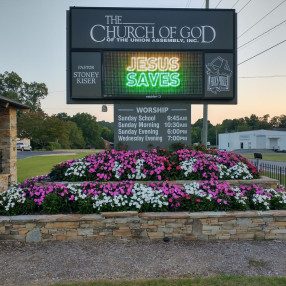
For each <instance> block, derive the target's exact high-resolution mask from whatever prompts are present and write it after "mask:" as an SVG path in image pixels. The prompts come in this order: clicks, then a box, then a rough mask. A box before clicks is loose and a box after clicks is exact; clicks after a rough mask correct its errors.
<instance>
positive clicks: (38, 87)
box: [0, 71, 48, 112]
mask: <svg viewBox="0 0 286 286" xmlns="http://www.w3.org/2000/svg"><path fill="white" fill-rule="evenodd" d="M0 95H1V96H5V97H7V98H10V99H12V100H15V101H18V102H20V103H22V104H26V105H28V106H29V107H30V111H31V112H38V111H42V109H41V102H40V101H41V100H42V99H44V98H45V97H46V96H47V95H48V88H47V86H46V85H45V84H44V83H37V82H32V83H26V82H24V81H23V80H22V78H21V77H20V76H19V75H18V74H16V73H15V72H10V73H9V72H7V71H6V72H4V73H3V74H0Z"/></svg>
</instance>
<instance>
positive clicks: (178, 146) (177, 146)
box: [171, 142, 188, 151]
mask: <svg viewBox="0 0 286 286" xmlns="http://www.w3.org/2000/svg"><path fill="white" fill-rule="evenodd" d="M185 148H188V146H187V145H186V144H184V143H182V142H176V143H172V144H171V149H172V150H173V151H178V150H181V149H185Z"/></svg>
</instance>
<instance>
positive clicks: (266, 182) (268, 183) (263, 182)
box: [35, 176, 279, 189]
mask: <svg viewBox="0 0 286 286" xmlns="http://www.w3.org/2000/svg"><path fill="white" fill-rule="evenodd" d="M130 181H132V182H133V183H134V184H135V183H138V184H143V185H147V184H150V183H155V184H156V183H162V182H165V181H152V182H151V181H143V180H142V181H136V180H130ZM203 181H206V180H176V181H168V183H169V184H171V185H178V186H183V185H184V184H189V183H190V182H203ZM218 181H222V182H228V183H229V184H230V185H231V186H251V185H253V184H255V185H258V186H261V187H263V188H273V189H276V188H277V186H278V185H279V181H278V180H276V179H272V178H269V177H266V176H261V178H259V179H251V180H218ZM91 182H92V183H100V184H107V183H108V184H113V183H119V182H120V181H91ZM83 183H86V181H82V182H66V181H63V182H48V181H40V182H37V183H35V185H36V186H46V185H49V184H53V185H56V184H62V185H68V184H71V185H72V184H83Z"/></svg>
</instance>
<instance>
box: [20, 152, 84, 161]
mask: <svg viewBox="0 0 286 286" xmlns="http://www.w3.org/2000/svg"><path fill="white" fill-rule="evenodd" d="M82 152H84V151H73V150H68V151H17V159H18V160H19V159H26V158H30V157H35V156H48V155H56V154H67V155H68V154H75V153H82Z"/></svg>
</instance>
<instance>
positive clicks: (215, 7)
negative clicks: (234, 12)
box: [215, 0, 222, 8]
mask: <svg viewBox="0 0 286 286" xmlns="http://www.w3.org/2000/svg"><path fill="white" fill-rule="evenodd" d="M221 2H222V0H220V1H219V2H218V4H217V5H216V6H215V8H217V7H218V5H219V4H220V3H221Z"/></svg>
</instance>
